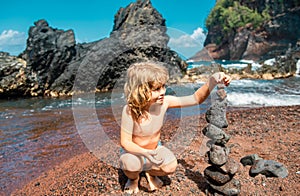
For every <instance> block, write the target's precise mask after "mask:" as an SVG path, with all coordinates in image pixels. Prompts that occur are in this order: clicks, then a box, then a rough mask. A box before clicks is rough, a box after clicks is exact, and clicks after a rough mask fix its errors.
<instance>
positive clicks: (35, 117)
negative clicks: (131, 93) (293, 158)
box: [0, 77, 300, 195]
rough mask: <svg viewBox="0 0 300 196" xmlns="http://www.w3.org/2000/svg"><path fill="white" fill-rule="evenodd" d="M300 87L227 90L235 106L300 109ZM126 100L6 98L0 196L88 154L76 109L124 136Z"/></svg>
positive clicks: (189, 87)
mask: <svg viewBox="0 0 300 196" xmlns="http://www.w3.org/2000/svg"><path fill="white" fill-rule="evenodd" d="M202 84H203V83H197V84H181V85H170V86H168V87H167V93H168V94H171V95H176V96H184V95H189V94H191V93H193V92H195V90H196V89H198V88H199V87H200V86H201V85H202ZM299 84H300V77H290V78H286V79H275V80H250V79H243V80H234V81H232V82H231V84H230V86H229V87H227V88H226V92H227V98H228V101H229V107H232V108H234V107H236V108H240V107H247V108H249V107H250V108H251V107H264V106H288V105H300V87H299ZM212 93H214V92H212ZM212 100H213V99H211V98H210V97H209V98H208V99H207V100H206V101H205V102H204V103H203V104H201V105H200V107H197V108H195V107H190V108H187V110H179V109H172V110H169V111H168V113H167V116H168V117H169V118H179V117H181V116H189V115H199V114H201V113H202V114H203V113H205V111H206V110H207V108H208V107H209V105H210V104H211V103H212ZM124 101H125V100H124V94H123V93H122V92H121V91H116V92H114V93H113V94H112V93H111V92H107V93H98V94H94V95H93V96H88V95H82V96H78V97H75V98H73V99H72V98H64V99H62V98H61V99H49V98H28V99H21V98H20V99H10V100H0V159H1V163H0V185H1V187H0V195H1V193H10V192H11V191H13V190H14V189H15V188H18V187H19V186H22V185H23V184H24V183H25V182H27V181H28V180H31V179H33V178H35V177H37V176H38V175H39V174H40V173H41V172H43V171H45V170H47V169H48V168H49V167H51V165H52V164H54V163H57V162H60V161H63V160H66V159H67V158H69V157H72V156H74V155H76V154H78V153H80V152H83V151H86V149H85V146H84V145H83V144H82V142H80V137H79V136H78V133H77V129H76V125H75V123H74V119H73V114H74V108H80V107H91V108H96V109H97V111H98V112H97V115H98V118H99V122H100V123H102V125H103V126H104V127H109V129H110V130H111V131H115V132H118V131H119V124H118V122H119V120H120V115H121V113H120V110H121V108H122V106H123V105H124V104H125V102H124ZM84 118H85V117H83V118H82V120H83V121H84V120H85V119H84Z"/></svg>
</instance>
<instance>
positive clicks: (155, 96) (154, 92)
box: [150, 84, 166, 104]
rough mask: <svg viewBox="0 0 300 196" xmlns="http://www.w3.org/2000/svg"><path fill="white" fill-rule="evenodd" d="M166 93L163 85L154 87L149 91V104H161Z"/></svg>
mask: <svg viewBox="0 0 300 196" xmlns="http://www.w3.org/2000/svg"><path fill="white" fill-rule="evenodd" d="M165 93H166V87H165V84H159V85H155V86H154V87H153V88H152V89H151V101H150V102H151V103H152V104H153V103H158V104H163V102H164V97H165Z"/></svg>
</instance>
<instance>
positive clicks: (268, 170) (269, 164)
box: [249, 159, 288, 178]
mask: <svg viewBox="0 0 300 196" xmlns="http://www.w3.org/2000/svg"><path fill="white" fill-rule="evenodd" d="M249 174H250V176H252V177H254V176H257V175H258V174H263V175H265V176H267V177H281V178H285V177H287V176H288V170H287V168H286V167H285V166H284V165H283V164H282V163H278V162H276V161H273V160H263V159H261V160H258V161H256V162H255V163H254V164H253V165H252V167H251V168H250V171H249Z"/></svg>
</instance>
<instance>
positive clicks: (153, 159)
mask: <svg viewBox="0 0 300 196" xmlns="http://www.w3.org/2000/svg"><path fill="white" fill-rule="evenodd" d="M156 155H157V152H156V150H149V151H148V152H146V153H144V156H145V157H146V158H147V159H148V160H149V161H151V162H152V163H154V164H156V165H160V164H162V163H163V162H164V160H163V159H159V160H158V159H156V157H155V156H156Z"/></svg>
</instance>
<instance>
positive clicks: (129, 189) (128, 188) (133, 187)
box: [124, 178, 139, 194]
mask: <svg viewBox="0 0 300 196" xmlns="http://www.w3.org/2000/svg"><path fill="white" fill-rule="evenodd" d="M124 192H125V193H128V194H132V193H138V192H139V178H137V179H135V180H131V179H128V180H127V182H126V184H125V187H124Z"/></svg>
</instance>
